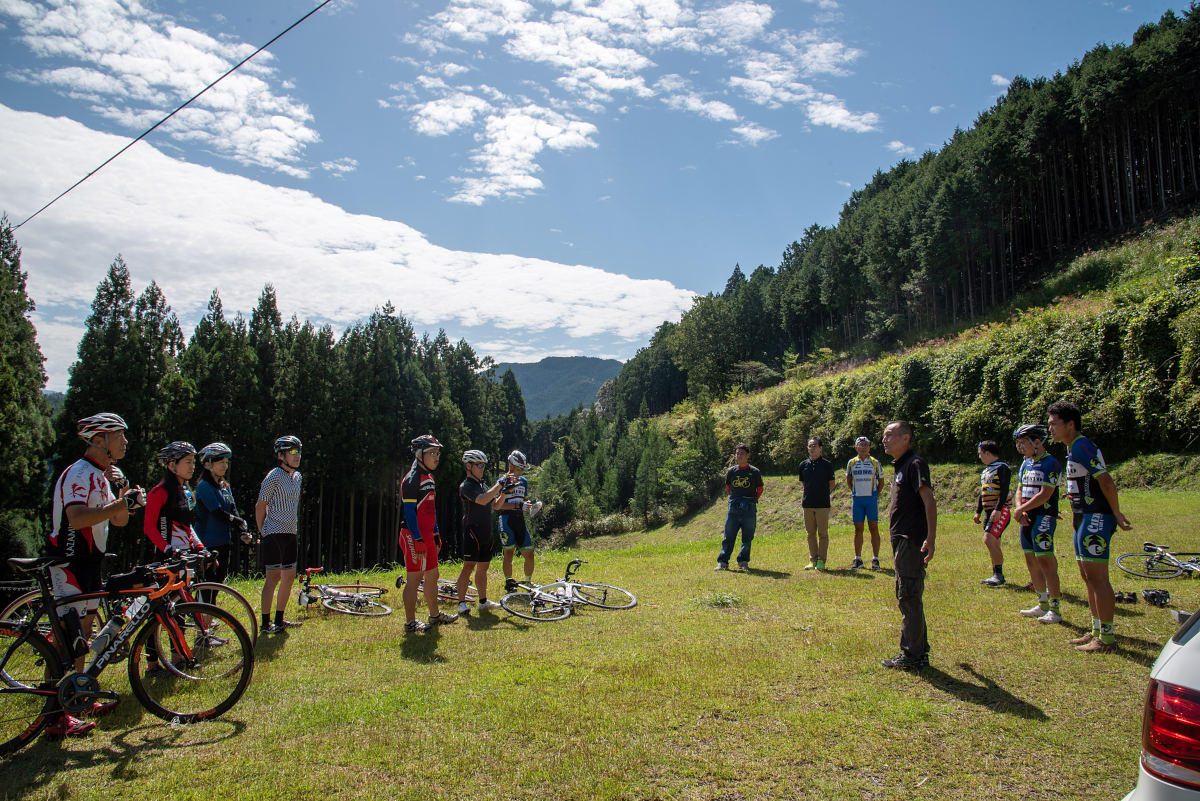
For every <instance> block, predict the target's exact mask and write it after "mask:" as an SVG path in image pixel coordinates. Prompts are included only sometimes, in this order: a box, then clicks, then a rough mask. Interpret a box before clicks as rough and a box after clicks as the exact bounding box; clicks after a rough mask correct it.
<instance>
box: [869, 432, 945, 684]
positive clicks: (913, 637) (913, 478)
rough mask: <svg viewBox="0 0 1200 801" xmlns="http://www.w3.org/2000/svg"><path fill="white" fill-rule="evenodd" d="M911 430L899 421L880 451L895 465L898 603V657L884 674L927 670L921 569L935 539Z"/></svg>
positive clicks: (924, 468)
mask: <svg viewBox="0 0 1200 801" xmlns="http://www.w3.org/2000/svg"><path fill="white" fill-rule="evenodd" d="M912 435H913V429H912V425H911V424H909V423H906V422H904V421H903V420H898V421H895V422H892V423H888V425H887V428H885V429H884V431H883V449H884V450H885V451H886V452H887V454H888V455H889V456H891V457H892V458H893V459H894V460H895V463H894V464H895V468H896V475H895V479H894V480H893V481H892V503H891V507H890V508H889V510H888V514H889V518H890V525H889V530H890V534H891V536H892V553H893V555H894V559H893V561H894V564H895V567H896V600H897V601H899V602H900V614H901V616H902V618H903V619H902V621H901V624H900V653H899V654H897V655H896V656H894V657H892V658H891V659H885V660H883V663H882V664H883V666H884V667H886V668H895V669H897V670H912V671H916V670H922V669H923V668H927V667H929V639H928V635H927V632H926V629H925V606H924V603H923V601H922V596H923V595H924V593H925V566H926V565H928V564H929V561H930V560H931V559H933V547H934V541H935V539H936V538H937V502H936V501H935V500H934V497H933V488H932V487H931V486H930V482H929V465H928V464H926V463H925V460H924V459H922V458H921V457H919V456H917V455H916V454H915V453H913V450H912Z"/></svg>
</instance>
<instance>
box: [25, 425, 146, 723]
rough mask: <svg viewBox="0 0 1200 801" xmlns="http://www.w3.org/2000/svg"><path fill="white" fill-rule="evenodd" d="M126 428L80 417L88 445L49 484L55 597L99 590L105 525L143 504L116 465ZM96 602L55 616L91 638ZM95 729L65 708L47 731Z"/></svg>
mask: <svg viewBox="0 0 1200 801" xmlns="http://www.w3.org/2000/svg"><path fill="white" fill-rule="evenodd" d="M127 429H128V426H127V425H125V421H124V420H122V419H121V418H120V416H119V415H116V414H113V413H111V412H103V413H101V414H94V415H92V416H91V417H85V418H83V419H82V420H80V421H79V422H78V423H77V424H76V430H77V433H78V435H79V438H80V439H82V440H83V441H84V442H85V443H87V450H85V451H84V453H83V456H82V458H80V459H79V460H78V461H76V462H74V463H72V464H71V465H70V466H69V467H68V468H67V469H66V470H64V471H63V472H62V475H60V476H59V477H58V480H57V481H55V482H54V493H53V503H52V508H51V523H52V528H51V531H50V537H49V552H50V554H51V555H53V556H59V557H64V558H66V559H68V560H69V561H67V562H66V563H65V564H62V565H55V566H54V567H51V568H50V578H51V582H52V586H53V591H54V597H55V598H69V597H71V596H74V595H80V594H81V593H91V592H97V591H99V590H100V588H101V580H100V563H101V561H103V559H104V551H105V549H106V548H107V547H108V526H109V523H112V524H113V525H116V526H124V525H125V524H127V523H128V522H129V514H130V512H131V511H133V510H134V509H137V508H139V507H141V506H142V505H144V504H145V493H143V491H142V489H141V488H140V487H133V488H130V487H128V486H127V484H128V482H127V481H125V477H124V476H123V475H122V474H121V471H120V470H119V469H117V465H116V461H117V460H118V459H120V458H121V457H123V456H124V455H125V447H126V445H127V444H128V441H127V440H126V439H125V432H126V430H127ZM114 487H116V492H115V493H114V491H113V488H114ZM98 605H99V601H98V600H97V601H91V602H89V603H87V604H86V605H85V604H84V603H78V604H72V605H70V606H62V607H59V614H61V615H63V616H64V617H66V616H72V615H73V616H76V617H77V618H78V619H79V620H80V624H81V630H82V632H83V636H84V637H88V638H90V637H91V633H92V625H93V623H94V622H95V619H96V616H95V612H96V607H97V606H98ZM61 646H65V643H64V644H60V647H61ZM75 667H76V669H77V670H83V658H80V659H77V660H76V661H75ZM114 706H116V702H115V701H113V702H109V703H100V702H99V701H97V702H94V703H93V704H92V705H91V706H89V707H87V708H86V709H85V710H84V711H83V713H82V714H83V716H84V717H96V716H98V715H102V714H104V713H105V712H108V711H109V710H111V709H112V708H113V707H114ZM95 727H96V724H95V723H94V722H92V721H82V720H78V719H76V718H74V717H72V716H70V715H68V714H66V713H65V712H64V713H61V714H60V715H59V716H58V718H57V719H56V720H55V721H53V722H52V723H51V724H50V726H49V727H48V728H47V729H46V734H47V735H48V736H50V737H78V736H80V735H84V734H87V733H88V732H89V731H91V730H92V729H94V728H95Z"/></svg>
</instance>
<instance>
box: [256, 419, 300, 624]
mask: <svg viewBox="0 0 1200 801" xmlns="http://www.w3.org/2000/svg"><path fill="white" fill-rule="evenodd" d="M302 451H303V445H301V443H300V440H299V439H298V438H297V437H293V436H283V437H280V438H279V439H277V440H275V458H277V459H278V460H279V464H278V465H276V466H275V468H274V469H273V470H271V472H269V473H267V475H266V478H264V479H263V482H262V487H260V488H259V491H258V502H257V503H255V504H254V519H255V521H256V522H257V523H258V530H259V532H260V533H261V534H262V542H261V543H260V544H259V552H260V553H261V554H262V559H263V569H264V570H265V571H266V574H267V577H266V581H265V582H264V583H263V589H262V599H261V600H262V607H261V608H262V627H261V629H262V632H263V633H264V634H277V633H279V632H282V631H284V630H285V629H289V628H295V627H297V626H300V625H303V624H301V623H298V622H293V621H291V620H284V619H283V610H284V609H286V608H287V602H288V597H289V596H290V595H291V594H292V582H293V581H294V580H295V578H296V533H297V532H298V531H299V530H300V528H299V516H300V515H299V510H300V481H301V479H302V476H301V475H300V456H301V453H302ZM276 587H278V588H279V591H278V593H276V591H275V588H276ZM272 600H274V601H275V602H276V603H275V621H274V622H272V621H271V601H272Z"/></svg>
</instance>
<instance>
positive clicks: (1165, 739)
mask: <svg viewBox="0 0 1200 801" xmlns="http://www.w3.org/2000/svg"><path fill="white" fill-rule="evenodd" d="M1142 766H1143V767H1145V769H1146V770H1147V771H1148V772H1150V773H1152V774H1154V775H1155V776H1157V777H1159V778H1160V779H1165V780H1167V781H1171V782H1175V783H1177V784H1183V785H1187V786H1188V787H1194V788H1197V789H1200V692H1197V691H1196V690H1189V689H1188V688H1186V687H1180V686H1178V685H1175V684H1170V683H1169V682H1165V681H1155V680H1153V679H1152V680H1151V681H1150V687H1149V688H1148V689H1147V690H1146V712H1145V714H1144V715H1143V716H1142Z"/></svg>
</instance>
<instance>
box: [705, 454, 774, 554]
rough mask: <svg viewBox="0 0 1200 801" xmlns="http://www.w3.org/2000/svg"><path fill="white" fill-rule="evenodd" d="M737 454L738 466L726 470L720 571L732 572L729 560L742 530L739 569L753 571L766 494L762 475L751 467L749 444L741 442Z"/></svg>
mask: <svg viewBox="0 0 1200 801" xmlns="http://www.w3.org/2000/svg"><path fill="white" fill-rule="evenodd" d="M733 454H734V458H735V459H736V460H737V463H736V464H734V466H733V467H731V468H729V469H728V470H726V471H725V491H726V492H727V493H729V510H728V511H727V512H726V513H725V537H724V539H722V540H721V552H720V553H719V554H717V567H716V570H728V569H729V557H730V556H732V555H733V543H734V542H736V541H737V534H738V529H741V530H742V548H741V550H740V551H738V556H737V563H738V567H740V568H741V569H742V570H749V569H750V544H751V543H752V542H753V541H754V529H755V527H756V526H757V525H758V499H759V498H761V497H762V493H763V480H762V473H761V472H760V471H759V469H758V468H757V467H755V466H754V465H752V464H750V448H749V447H747V446H746V443H744V442H739V443H738V444H737V447H736V448H734V451H733Z"/></svg>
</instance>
